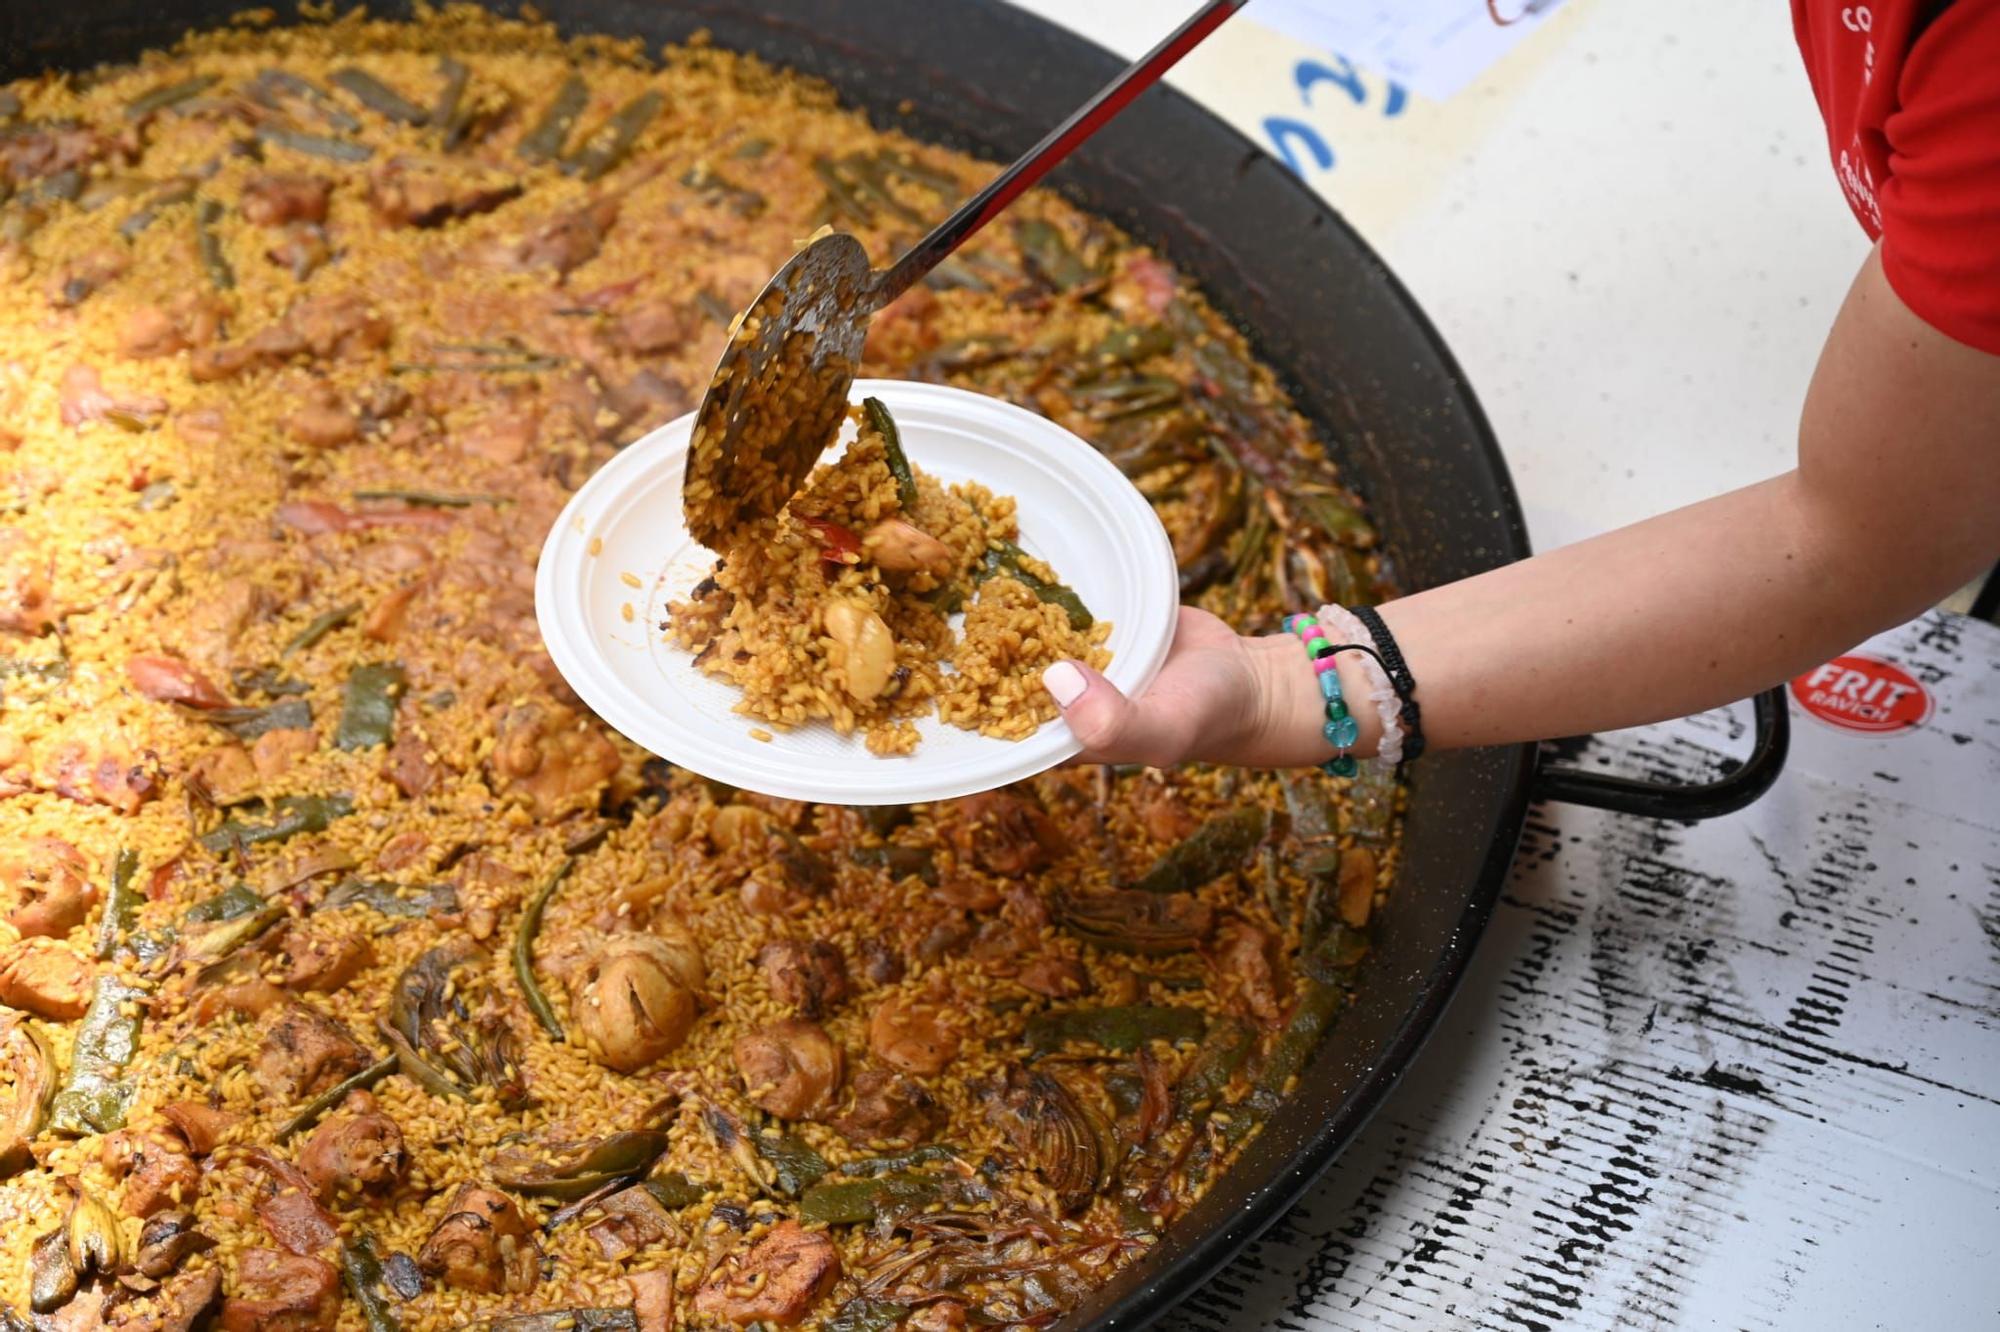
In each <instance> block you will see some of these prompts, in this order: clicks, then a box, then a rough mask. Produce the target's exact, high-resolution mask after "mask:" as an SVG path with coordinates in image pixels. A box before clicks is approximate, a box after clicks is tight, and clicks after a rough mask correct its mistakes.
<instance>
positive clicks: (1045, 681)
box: [1042, 661, 1090, 708]
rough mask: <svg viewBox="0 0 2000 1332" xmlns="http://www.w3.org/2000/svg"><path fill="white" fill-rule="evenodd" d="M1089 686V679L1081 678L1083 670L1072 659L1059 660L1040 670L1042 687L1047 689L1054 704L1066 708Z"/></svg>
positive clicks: (1081, 695) (1080, 696)
mask: <svg viewBox="0 0 2000 1332" xmlns="http://www.w3.org/2000/svg"><path fill="white" fill-rule="evenodd" d="M1089 687H1090V681H1088V680H1086V679H1084V678H1083V672H1082V671H1080V670H1078V669H1077V668H1076V663H1075V662H1073V661H1059V662H1057V663H1056V664H1055V665H1053V666H1051V667H1049V668H1048V669H1047V670H1045V671H1043V672H1042V688H1044V689H1046V690H1048V691H1049V694H1050V695H1051V696H1052V697H1053V698H1054V699H1055V701H1056V706H1057V707H1059V708H1066V707H1068V706H1069V705H1070V704H1072V703H1074V702H1076V701H1077V700H1078V699H1080V698H1082V697H1083V691H1084V690H1086V689H1088V688H1089Z"/></svg>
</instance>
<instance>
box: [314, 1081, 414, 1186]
mask: <svg viewBox="0 0 2000 1332" xmlns="http://www.w3.org/2000/svg"><path fill="white" fill-rule="evenodd" d="M407 1163H408V1159H407V1157H406V1156H405V1154H404V1151H403V1131H402V1129H400V1128H398V1127H397V1126H396V1121H395V1120H393V1119H391V1118H390V1117H389V1116H388V1115H386V1114H383V1113H382V1111H381V1109H380V1108H379V1107H378V1106H377V1105H376V1103H375V1098H374V1097H373V1096H370V1095H369V1094H368V1093H367V1092H365V1091H355V1092H349V1093H348V1095H347V1099H346V1100H345V1101H343V1102H342V1103H341V1108H340V1110H339V1111H337V1112H335V1113H334V1114H331V1115H328V1116H327V1117H326V1118H325V1119H323V1120H321V1121H320V1123H319V1126H318V1127H317V1128H315V1129H314V1130H313V1131H312V1136H311V1137H309V1138H307V1139H306V1145H305V1146H304V1147H302V1148H300V1149H299V1169H300V1170H303V1171H304V1172H305V1176H306V1178H307V1179H309V1180H311V1181H312V1185H313V1189H314V1191H316V1192H317V1193H318V1194H319V1197H320V1201H321V1202H325V1203H329V1204H330V1203H332V1202H333V1201H334V1199H335V1198H336V1196H338V1195H342V1194H348V1195H352V1194H356V1193H368V1194H378V1195H379V1194H383V1193H386V1192H388V1191H389V1190H390V1189H392V1188H394V1187H395V1186H396V1184H397V1183H398V1182H399V1181H400V1180H401V1179H402V1178H403V1171H404V1169H405V1167H406V1165H407Z"/></svg>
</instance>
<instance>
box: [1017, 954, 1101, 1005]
mask: <svg viewBox="0 0 2000 1332" xmlns="http://www.w3.org/2000/svg"><path fill="white" fill-rule="evenodd" d="M1014 980H1015V982H1016V983H1017V984H1019V985H1020V987H1021V988H1022V989H1024V990H1026V991H1028V993H1030V994H1039V995H1041V996H1042V997H1043V998H1044V999H1075V998H1078V997H1080V996H1082V995H1086V994H1089V993H1090V973H1089V972H1088V971H1086V970H1085V969H1084V966H1083V964H1082V963H1081V962H1078V961H1077V960H1075V959H1074V958H1068V957H1058V956H1056V955H1054V954H1049V955H1047V956H1044V957H1038V958H1035V959H1034V960H1033V961H1031V962H1029V963H1028V964H1027V965H1026V966H1024V967H1022V968H1021V970H1020V972H1019V974H1018V975H1016V976H1015V977H1014Z"/></svg>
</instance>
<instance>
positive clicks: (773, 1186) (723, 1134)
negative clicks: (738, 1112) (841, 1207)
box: [702, 1105, 832, 1198]
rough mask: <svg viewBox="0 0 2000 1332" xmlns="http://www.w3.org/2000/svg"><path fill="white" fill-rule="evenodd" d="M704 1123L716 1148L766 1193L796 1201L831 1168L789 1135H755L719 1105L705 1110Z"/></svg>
mask: <svg viewBox="0 0 2000 1332" xmlns="http://www.w3.org/2000/svg"><path fill="white" fill-rule="evenodd" d="M702 1122H703V1123H704V1124H706V1125H707V1126H708V1131H709V1134H710V1136H712V1137H713V1138H714V1139H715V1145H716V1146H717V1147H720V1148H721V1149H722V1151H723V1152H724V1154H726V1155H727V1156H728V1157H729V1159H730V1160H732V1161H734V1162H736V1166H737V1168H738V1169H739V1170H741V1171H742V1172H743V1173H744V1174H745V1175H746V1176H748V1177H749V1179H750V1181H751V1182H752V1183H753V1184H755V1185H756V1186H757V1187H758V1188H759V1189H761V1190H763V1191H764V1192H766V1193H770V1194H775V1195H777V1196H779V1197H784V1198H796V1197H798V1196H799V1195H800V1194H801V1193H803V1192H805V1191H806V1190H807V1189H809V1188H811V1187H812V1186H813V1185H815V1184H817V1183H819V1181H820V1180H821V1179H822V1178H824V1177H825V1175H826V1173H827V1172H828V1171H829V1170H831V1169H832V1167H831V1166H829V1165H828V1164H827V1163H826V1158H825V1157H823V1156H821V1155H820V1154H819V1153H818V1152H816V1151H814V1150H813V1149H812V1148H811V1147H808V1146H807V1145H806V1144H805V1143H804V1142H802V1141H800V1140H799V1139H798V1138H795V1137H793V1136H791V1135H790V1134H785V1135H782V1136H781V1135H778V1134H761V1133H752V1132H751V1131H750V1130H749V1129H748V1128H747V1127H746V1126H745V1125H744V1123H743V1121H742V1120H740V1119H738V1118H737V1117H736V1116H735V1115H733V1114H731V1113H730V1112H729V1111H727V1110H725V1109H723V1108H722V1107H721V1106H719V1105H706V1106H703V1107H702Z"/></svg>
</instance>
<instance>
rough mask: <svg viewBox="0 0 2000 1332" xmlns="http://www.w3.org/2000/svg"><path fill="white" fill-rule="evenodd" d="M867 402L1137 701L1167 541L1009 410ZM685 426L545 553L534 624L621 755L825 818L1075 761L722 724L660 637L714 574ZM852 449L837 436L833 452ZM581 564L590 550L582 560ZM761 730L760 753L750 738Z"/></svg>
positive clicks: (608, 480)
mask: <svg viewBox="0 0 2000 1332" xmlns="http://www.w3.org/2000/svg"><path fill="white" fill-rule="evenodd" d="M864 397H875V398H880V399H882V401H883V402H884V403H886V404H887V405H888V407H889V411H890V413H891V414H892V415H893V416H894V417H895V418H896V425H897V427H898V429H899V432H900V433H901V436H902V440H903V447H904V450H905V452H907V453H908V454H909V456H910V461H911V462H912V463H914V464H915V465H916V466H917V467H918V468H920V469H922V470H923V471H926V472H929V473H930V474H931V475H933V476H935V477H937V478H938V479H939V480H941V481H944V482H946V483H947V484H949V483H952V482H957V481H978V482H980V483H981V484H982V485H985V486H986V487H988V488H989V489H991V490H992V491H993V492H994V493H996V494H1001V495H1013V496H1014V497H1016V499H1018V500H1019V501H1020V505H1019V514H1020V525H1021V539H1020V544H1021V546H1022V547H1023V548H1024V549H1026V550H1027V551H1028V552H1029V553H1030V554H1032V555H1035V556H1037V557H1039V558H1041V559H1043V560H1046V561H1048V562H1049V563H1050V564H1052V565H1054V566H1055V569H1056V572H1057V573H1059V574H1060V575H1061V576H1062V577H1063V579H1064V580H1065V581H1066V582H1068V583H1069V584H1070V586H1071V587H1073V588H1075V589H1076V591H1077V594H1078V595H1079V596H1081V597H1082V598H1083V601H1084V604H1085V605H1087V606H1089V607H1090V609H1091V612H1092V613H1093V614H1094V615H1096V616H1097V617H1099V618H1100V619H1108V620H1110V621H1111V622H1112V629H1111V636H1110V639H1109V641H1108V643H1107V646H1108V647H1109V648H1110V649H1111V665H1110V668H1109V669H1108V670H1107V671H1106V672H1105V674H1106V675H1107V676H1108V677H1109V678H1110V679H1111V681H1112V682H1113V683H1114V684H1116V685H1117V686H1118V687H1119V688H1120V689H1123V690H1125V691H1126V692H1127V693H1137V692H1139V691H1140V690H1143V689H1144V688H1145V687H1146V686H1147V685H1148V684H1150V683H1152V680H1153V676H1154V675H1155V674H1157V673H1158V671H1159V669H1160V665H1161V663H1162V662H1163V661H1165V660H1166V655H1167V648H1168V646H1169V645H1170V644H1171V642H1172V639H1173V632H1174V620H1175V614H1176V610H1177V607H1178V606H1179V602H1180V582H1179V577H1178V575H1177V573H1176V570H1175V567H1174V555H1173V548H1172V546H1171V545H1170V544H1169V543H1168V540H1167V534H1166V531H1165V530H1164V529H1163V528H1162V527H1161V526H1160V520H1159V518H1158V517H1157V516H1155V514H1154V513H1153V509H1152V506H1151V505H1150V504H1148V503H1147V502H1146V499H1145V497H1144V496H1142V495H1140V494H1139V492H1138V491H1137V490H1135V489H1133V487H1132V484H1131V482H1129V481H1127V480H1126V479H1125V477H1124V475H1123V474H1122V473H1120V472H1119V470H1118V469H1117V468H1116V467H1114V466H1113V465H1112V464H1111V463H1110V462H1109V461H1108V460H1107V459H1105V458H1104V457H1103V456H1102V455H1101V454H1099V453H1098V452H1097V450H1095V449H1093V448H1092V447H1090V445H1088V444H1086V443H1084V442H1083V441H1082V440H1080V439H1078V438H1077V437H1076V436H1075V435H1072V434H1071V433H1070V432H1069V431H1067V430H1065V429H1063V428H1062V427H1061V426H1059V425H1057V424H1055V423H1054V422H1053V421H1049V420H1046V419H1044V418H1042V417H1040V416H1036V415H1035V414H1034V413H1032V412H1029V411H1025V410H1023V409H1021V408H1019V407H1016V406H1014V405H1013V404H1011V403H1006V402H1001V401H999V400H998V399H995V398H988V397H985V396H982V395H980V394H977V393H969V392H966V391H965V390H963V389H955V388H947V387H943V386H941V385H935V384H915V383H905V382H903V381H900V380H879V379H878V380H860V381H858V382H856V384H855V386H854V394H853V398H854V401H856V402H859V401H860V400H861V399H862V398H864ZM693 423H694V417H693V415H692V414H690V415H687V416H683V417H682V418H680V419H679V420H678V421H674V422H672V423H671V424H669V425H664V426H662V427H660V428H659V429H658V430H655V431H654V432H653V433H651V434H650V435H647V436H646V437H645V438H643V439H641V440H639V441H638V442H637V443H635V444H632V445H630V446H629V447H627V448H626V449H625V450H624V451H623V452H621V453H619V454H618V455H617V456H616V457H615V458H613V459H611V461H610V462H608V463H606V464H605V465H604V466H603V468H601V469H600V470H599V471H598V473H597V474H596V475H595V476H593V477H591V478H590V480H589V481H588V482H586V483H585V484H584V486H583V488H582V489H581V490H579V491H577V493H576V494H575V495H574V496H573V497H572V498H571V499H570V502H569V504H568V506H567V507H566V508H564V509H563V512H562V515H561V516H560V517H559V518H558V519H557V520H556V525H555V528H554V529H553V530H552V531H551V532H550V533H549V535H548V539H547V540H546V541H545V542H543V545H542V554H541V561H540V564H539V566H538V568H537V569H536V573H535V615H536V618H537V620H538V621H539V623H540V625H541V630H542V638H543V641H544V642H545V643H546V644H547V645H548V650H549V655H550V656H551V657H552V658H554V659H555V664H556V667H557V669H558V670H560V671H561V672H562V674H563V678H564V679H566V680H567V681H569V684H570V687H571V688H572V689H574V690H576V692H577V694H578V695H579V696H580V697H581V698H582V699H583V701H584V702H585V703H587V704H589V705H590V707H591V709H592V710H593V711H595V712H596V713H597V715H598V716H599V717H601V718H603V719H604V720H605V722H607V723H608V724H609V725H611V726H613V727H616V728H617V730H618V731H619V732H620V733H621V734H623V735H625V736H626V737H627V738H629V739H630V740H632V741H633V743H635V744H637V745H639V746H641V747H642V748H645V749H647V750H650V751H651V752H652V753H655V754H658V755H659V756H660V757H662V758H664V759H666V760H668V761H669V762H672V763H676V764H679V765H680V766H682V767H684V768H688V769H690V770H692V771H694V772H697V773H700V774H701V775H702V776H704V777H708V778H711V779H713V780H715V781H719V782H726V783H727V784H729V785H730V786H734V787H738V788H741V789H743V790H749V791H759V792H762V793H764V794H766V795H772V796H781V797H786V798H789V799H793V800H817V801H822V802H825V803H829V804H841V805H885V804H907V803H911V802H915V801H921V800H944V799H949V798H950V797H953V796H962V795H970V794H973V793H974V792H978V791H986V790H991V789H992V788H993V787H996V786H1003V785H1005V784H1006V783H1008V782H1012V781H1018V780H1019V779H1021V778H1023V777H1029V776H1032V775H1034V774H1035V773H1038V772H1041V771H1043V770H1044V769H1046V768H1051V767H1054V766H1055V765H1056V764H1058V763H1061V762H1062V761H1063V760H1064V759H1066V758H1069V757H1070V756H1071V755H1073V754H1075V753H1076V752H1077V750H1078V748H1079V746H1078V744H1077V742H1076V740H1075V738H1074V737H1073V736H1071V735H1070V732H1069V728H1068V727H1067V726H1065V725H1064V724H1063V723H1062V721H1061V720H1060V719H1058V720H1055V721H1052V722H1049V723H1047V724H1045V725H1044V726H1042V727H1041V728H1040V729H1039V730H1038V731H1036V732H1035V733H1034V734H1033V735H1031V736H1029V737H1027V738H1026V739H1023V740H994V739H989V738H987V737H986V736H982V735H980V734H978V733H977V732H976V731H966V730H961V729H960V728H958V727H956V726H949V725H946V724H945V723H943V722H940V721H939V720H938V719H937V718H936V717H935V716H926V717H921V718H918V719H917V720H916V727H917V730H918V732H919V733H920V735H921V737H922V739H921V742H920V743H919V744H918V745H917V748H916V750H915V751H914V752H913V753H910V754H904V755H896V756H893V757H877V756H875V755H873V754H870V753H869V752H868V747H867V745H866V743H865V742H864V740H863V738H862V737H861V736H860V735H859V734H855V735H847V736H843V735H840V734H838V733H837V732H835V731H834V729H833V727H832V726H831V725H829V724H827V723H825V722H814V723H812V724H810V725H807V726H803V727H798V728H796V729H794V730H791V731H780V730H778V729H777V728H776V727H772V726H764V725H763V723H761V722H759V721H758V720H757V719H755V718H752V717H748V716H744V715H742V714H740V713H737V712H735V711H734V710H733V709H734V706H735V704H736V701H737V699H738V698H739V697H740V695H739V694H738V692H737V691H736V690H735V689H734V688H733V687H731V686H730V685H728V684H725V683H724V682H722V681H719V680H712V679H710V678H708V677H707V676H705V675H703V674H701V672H699V671H697V670H696V669H695V667H694V663H693V658H692V656H691V655H690V654H689V653H686V652H683V651H681V650H679V649H677V648H675V647H674V646H673V645H672V644H671V643H669V642H668V641H667V638H666V635H665V634H664V633H662V632H661V630H660V624H661V623H662V622H663V621H664V620H665V619H666V618H667V604H668V603H669V602H670V601H675V600H680V599H684V598H685V597H686V596H687V595H688V593H689V592H690V591H691V590H692V589H693V587H694V585H695V584H696V583H698V582H700V581H701V580H702V578H703V577H704V576H706V574H707V573H708V571H709V569H710V568H711V567H712V566H713V564H714V563H715V556H714V554H713V553H712V552H710V551H709V550H707V549H705V548H704V547H702V546H700V545H698V544H697V543H696V542H695V540H694V538H693V537H691V536H690V535H689V534H688V531H687V527H686V525H685V524H684V523H683V522H682V520H681V476H682V472H683V470H684V468H685V464H686V457H687V446H688V436H689V432H690V430H691V428H692V426H693ZM852 437H853V427H852V425H849V426H848V427H846V428H845V430H844V431H843V433H842V437H841V438H842V442H843V443H844V442H845V441H846V440H848V439H851V438H852ZM593 550H594V551H595V553H593ZM759 726H762V727H763V729H764V730H767V731H769V732H771V735H772V738H771V739H770V740H768V741H761V740H756V739H753V738H751V735H750V731H751V729H752V728H753V727H759Z"/></svg>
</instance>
